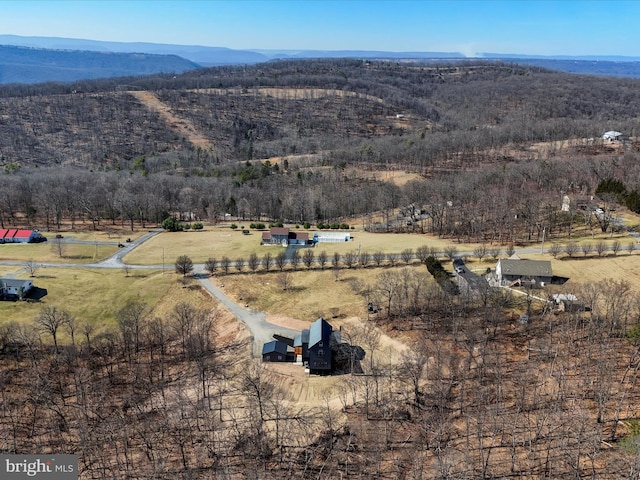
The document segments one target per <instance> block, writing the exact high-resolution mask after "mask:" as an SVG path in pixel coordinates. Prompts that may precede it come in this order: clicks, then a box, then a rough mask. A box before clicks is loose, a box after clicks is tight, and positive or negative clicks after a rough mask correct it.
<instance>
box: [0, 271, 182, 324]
mask: <svg viewBox="0 0 640 480" xmlns="http://www.w3.org/2000/svg"><path fill="white" fill-rule="evenodd" d="M27 277H28V275H27V274H24V275H19V276H18V278H27ZM33 283H34V285H35V286H37V287H39V288H45V289H47V292H48V294H47V296H46V297H44V298H43V299H42V300H41V301H40V302H34V303H29V302H0V322H4V321H16V322H30V321H32V320H33V319H34V318H35V316H36V315H37V314H38V313H39V312H40V310H41V309H42V307H43V306H45V305H49V306H55V307H57V308H59V309H63V310H67V311H68V312H70V313H71V314H72V315H73V316H74V317H75V318H76V319H77V320H78V321H80V322H84V321H87V322H90V323H93V324H94V325H95V326H96V327H97V328H98V329H101V328H104V327H112V326H114V325H115V321H116V313H117V312H118V310H120V309H121V308H122V307H123V306H124V305H125V304H126V303H127V302H128V301H130V300H135V299H139V300H141V301H143V302H145V303H147V304H148V305H150V306H159V305H161V304H162V303H163V302H164V301H165V299H167V298H171V295H173V290H179V291H180V292H183V291H184V290H186V289H183V288H182V287H181V285H180V284H179V283H178V282H177V276H176V275H174V274H164V275H163V274H162V273H161V272H158V271H150V270H135V271H133V272H132V273H131V274H130V276H129V277H125V274H124V273H123V272H122V271H120V270H107V269H72V268H42V269H40V270H38V272H37V274H36V276H35V277H34V278H33Z"/></svg>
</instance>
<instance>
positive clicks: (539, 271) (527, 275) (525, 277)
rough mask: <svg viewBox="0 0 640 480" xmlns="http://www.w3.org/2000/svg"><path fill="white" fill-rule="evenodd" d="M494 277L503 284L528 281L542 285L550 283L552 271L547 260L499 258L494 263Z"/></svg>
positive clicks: (518, 283)
mask: <svg viewBox="0 0 640 480" xmlns="http://www.w3.org/2000/svg"><path fill="white" fill-rule="evenodd" d="M496 277H497V279H498V283H499V284H500V285H503V286H511V285H522V284H525V283H529V284H532V285H535V286H537V287H543V286H544V285H546V284H549V283H551V280H552V279H553V272H552V270H551V262H550V261H548V260H523V259H513V258H501V259H500V260H498V264H497V265H496Z"/></svg>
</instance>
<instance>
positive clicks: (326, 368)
mask: <svg viewBox="0 0 640 480" xmlns="http://www.w3.org/2000/svg"><path fill="white" fill-rule="evenodd" d="M332 333H333V327H332V326H331V325H330V324H329V322H327V321H326V320H325V319H324V318H319V319H318V320H316V321H315V322H313V323H312V324H311V326H310V327H309V346H308V354H309V370H310V372H311V373H329V372H331V335H332Z"/></svg>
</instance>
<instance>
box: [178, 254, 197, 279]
mask: <svg viewBox="0 0 640 480" xmlns="http://www.w3.org/2000/svg"><path fill="white" fill-rule="evenodd" d="M175 268H176V273H178V274H180V275H182V277H186V276H187V275H189V274H190V273H191V272H192V271H193V261H192V260H191V258H189V256H187V255H180V256H179V257H178V258H177V259H176V263H175Z"/></svg>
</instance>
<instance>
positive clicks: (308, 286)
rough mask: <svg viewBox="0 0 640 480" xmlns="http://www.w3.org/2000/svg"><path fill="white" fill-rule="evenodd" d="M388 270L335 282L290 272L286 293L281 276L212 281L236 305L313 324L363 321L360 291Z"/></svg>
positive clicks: (346, 273)
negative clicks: (320, 320)
mask: <svg viewBox="0 0 640 480" xmlns="http://www.w3.org/2000/svg"><path fill="white" fill-rule="evenodd" d="M394 268H396V269H401V268H404V267H394ZM409 268H412V269H415V271H417V272H418V273H421V274H424V278H425V282H432V281H433V279H432V278H431V275H430V274H429V273H428V272H427V269H426V267H424V266H423V265H420V264H418V263H416V264H413V266H411V267H409ZM389 270H390V268H358V269H343V270H340V275H339V278H338V281H336V279H335V276H334V272H333V271H332V270H331V269H326V270H311V271H305V270H298V271H295V272H290V275H291V285H292V286H291V288H289V289H288V290H286V291H285V290H283V288H282V286H281V283H280V282H279V280H278V276H279V275H280V272H270V273H260V274H248V273H243V274H233V275H226V276H219V277H213V278H212V279H211V280H212V281H213V282H214V283H216V284H217V285H219V286H220V285H221V284H222V285H224V291H225V293H226V294H227V295H230V296H231V298H234V299H235V300H236V301H237V302H238V303H247V304H249V306H250V308H255V309H257V310H261V311H265V312H268V313H271V314H279V315H285V316H287V317H291V318H296V319H299V320H308V321H309V322H313V321H314V320H316V319H317V318H318V317H323V318H326V319H331V318H332V317H333V316H334V315H338V316H339V317H340V318H345V317H354V316H356V317H361V318H365V317H366V316H367V308H366V306H367V298H366V294H364V293H363V290H364V289H365V287H366V286H367V285H374V284H375V283H376V281H377V278H378V275H379V274H380V273H381V272H384V271H389ZM334 309H337V310H334Z"/></svg>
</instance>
